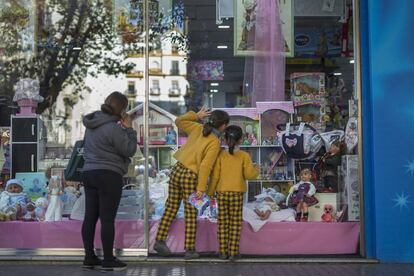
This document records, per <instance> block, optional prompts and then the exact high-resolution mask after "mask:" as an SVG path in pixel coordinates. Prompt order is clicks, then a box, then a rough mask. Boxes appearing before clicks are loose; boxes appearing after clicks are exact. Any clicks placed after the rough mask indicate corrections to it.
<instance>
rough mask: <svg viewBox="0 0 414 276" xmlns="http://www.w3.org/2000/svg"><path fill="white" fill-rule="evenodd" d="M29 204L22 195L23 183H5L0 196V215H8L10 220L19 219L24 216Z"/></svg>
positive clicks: (17, 180)
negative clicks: (4, 188)
mask: <svg viewBox="0 0 414 276" xmlns="http://www.w3.org/2000/svg"><path fill="white" fill-rule="evenodd" d="M28 202H29V200H28V198H27V195H26V194H25V193H23V183H22V182H21V181H20V180H19V179H10V180H9V181H7V184H6V190H5V191H4V192H2V193H1V195H0V213H3V214H8V215H9V216H10V217H11V218H10V219H12V220H16V219H20V218H22V217H23V216H24V215H25V214H26V204H27V203H28Z"/></svg>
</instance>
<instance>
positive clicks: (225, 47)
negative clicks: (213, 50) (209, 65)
mask: <svg viewBox="0 0 414 276" xmlns="http://www.w3.org/2000/svg"><path fill="white" fill-rule="evenodd" d="M227 48H228V46H227V45H218V46H217V49H227Z"/></svg>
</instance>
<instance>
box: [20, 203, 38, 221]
mask: <svg viewBox="0 0 414 276" xmlns="http://www.w3.org/2000/svg"><path fill="white" fill-rule="evenodd" d="M35 209H36V206H35V204H34V203H33V202H29V203H27V205H26V214H24V216H23V217H22V220H24V221H35V220H36V213H35Z"/></svg>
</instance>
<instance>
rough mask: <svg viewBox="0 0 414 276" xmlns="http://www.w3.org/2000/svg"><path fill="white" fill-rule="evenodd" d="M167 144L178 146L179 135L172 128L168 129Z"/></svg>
mask: <svg viewBox="0 0 414 276" xmlns="http://www.w3.org/2000/svg"><path fill="white" fill-rule="evenodd" d="M165 144H167V145H175V144H177V133H176V132H175V130H174V128H172V127H170V128H168V131H167V136H165Z"/></svg>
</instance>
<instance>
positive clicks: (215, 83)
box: [210, 82, 219, 86]
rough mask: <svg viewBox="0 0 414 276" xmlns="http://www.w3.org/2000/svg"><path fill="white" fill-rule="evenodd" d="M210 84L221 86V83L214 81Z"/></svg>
mask: <svg viewBox="0 0 414 276" xmlns="http://www.w3.org/2000/svg"><path fill="white" fill-rule="evenodd" d="M210 85H211V86H219V83H218V82H212V83H210Z"/></svg>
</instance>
